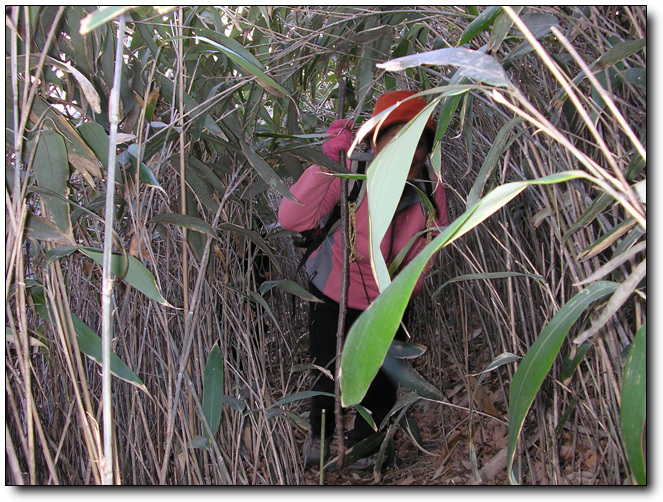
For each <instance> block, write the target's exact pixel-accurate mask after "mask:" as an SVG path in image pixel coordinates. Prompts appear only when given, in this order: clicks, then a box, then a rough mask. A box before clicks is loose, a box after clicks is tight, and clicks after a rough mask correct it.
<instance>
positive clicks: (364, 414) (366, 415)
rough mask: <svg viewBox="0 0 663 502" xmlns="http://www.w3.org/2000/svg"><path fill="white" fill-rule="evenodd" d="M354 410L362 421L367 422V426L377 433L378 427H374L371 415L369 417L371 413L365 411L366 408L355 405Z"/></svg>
mask: <svg viewBox="0 0 663 502" xmlns="http://www.w3.org/2000/svg"><path fill="white" fill-rule="evenodd" d="M355 409H356V410H357V412H358V413H359V414H360V415H361V416H362V417H364V420H366V422H368V425H370V426H371V428H372V429H373V430H374V431H375V432H377V431H378V426H377V425H375V420H373V415H371V412H370V411H369V410H367V409H366V408H364V407H363V406H362V405H361V404H356V405H355Z"/></svg>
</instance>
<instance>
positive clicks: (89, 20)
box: [79, 6, 135, 35]
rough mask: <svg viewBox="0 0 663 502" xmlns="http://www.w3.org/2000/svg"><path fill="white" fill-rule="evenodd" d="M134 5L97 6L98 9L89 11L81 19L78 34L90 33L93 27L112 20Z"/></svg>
mask: <svg viewBox="0 0 663 502" xmlns="http://www.w3.org/2000/svg"><path fill="white" fill-rule="evenodd" d="M134 8H135V7H132V6H119V7H117V6H104V7H99V9H98V10H95V11H94V12H91V13H90V14H88V15H87V16H85V17H84V18H83V19H82V20H81V26H80V30H79V32H80V34H81V35H85V34H87V33H90V32H91V31H92V30H94V29H95V28H98V27H99V26H101V25H103V24H105V23H107V22H108V21H112V20H113V19H115V18H116V17H118V16H119V15H120V14H123V13H125V12H128V11H130V10H131V9H134Z"/></svg>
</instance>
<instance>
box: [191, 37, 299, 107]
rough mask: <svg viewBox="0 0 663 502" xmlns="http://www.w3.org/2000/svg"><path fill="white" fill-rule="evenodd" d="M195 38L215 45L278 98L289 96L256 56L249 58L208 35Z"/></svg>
mask: <svg viewBox="0 0 663 502" xmlns="http://www.w3.org/2000/svg"><path fill="white" fill-rule="evenodd" d="M195 39H196V40H197V41H201V42H207V43H208V44H210V45H213V46H214V47H216V48H217V49H219V50H220V51H221V52H223V53H224V54H225V55H226V56H228V57H229V58H230V59H231V60H232V61H233V62H235V63H236V64H238V65H239V66H240V67H241V68H242V69H244V70H245V71H247V72H248V73H250V74H251V75H253V76H255V77H256V79H257V82H258V84H260V85H261V86H262V87H263V88H264V89H265V90H266V91H267V92H269V93H270V94H272V95H274V96H276V97H277V98H285V97H286V96H288V91H286V90H285V89H284V88H283V87H281V86H280V85H279V84H278V83H277V82H276V81H275V80H274V79H273V78H271V77H270V76H268V75H267V74H266V73H265V72H264V71H263V69H262V68H260V67H259V66H258V65H256V61H255V58H251V59H250V58H248V57H246V56H245V55H242V54H240V53H239V52H238V51H235V50H232V49H230V48H229V47H227V46H226V45H223V44H220V43H218V42H215V41H214V40H210V39H209V38H207V37H201V36H196V37H195Z"/></svg>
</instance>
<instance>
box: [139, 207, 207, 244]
mask: <svg viewBox="0 0 663 502" xmlns="http://www.w3.org/2000/svg"><path fill="white" fill-rule="evenodd" d="M148 223H165V224H168V225H176V226H178V227H184V228H188V229H189V230H195V231H196V232H202V233H204V234H207V235H211V236H212V237H214V238H216V237H218V236H217V234H216V231H215V230H214V228H213V227H212V225H210V224H209V223H207V222H206V221H203V220H201V219H200V218H197V217H195V216H190V215H188V214H180V213H164V214H155V215H154V216H153V217H152V218H151V219H150V221H149V222H148Z"/></svg>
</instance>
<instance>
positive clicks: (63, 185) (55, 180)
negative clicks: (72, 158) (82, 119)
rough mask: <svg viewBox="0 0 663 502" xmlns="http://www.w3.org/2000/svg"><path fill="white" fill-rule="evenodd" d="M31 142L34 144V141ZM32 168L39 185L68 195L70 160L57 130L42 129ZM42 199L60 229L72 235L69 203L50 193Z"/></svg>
mask: <svg viewBox="0 0 663 502" xmlns="http://www.w3.org/2000/svg"><path fill="white" fill-rule="evenodd" d="M31 143H32V144H33V145H34V143H33V142H31ZM32 170H33V171H34V173H35V176H36V178H37V186H39V187H41V188H46V189H48V190H51V191H53V192H55V193H56V194H60V195H63V196H66V194H67V191H68V190H67V181H68V180H69V161H68V160H67V148H66V146H65V143H64V140H63V139H62V136H60V135H59V134H58V133H57V132H55V131H52V130H44V131H42V133H41V135H40V137H39V143H38V144H37V150H36V152H35V155H34V162H33V164H32ZM42 199H43V200H44V204H45V205H46V209H48V211H49V212H50V213H51V217H52V218H53V222H54V223H55V224H56V225H57V227H58V228H59V229H60V231H61V232H62V233H63V234H65V235H71V221H70V219H69V205H68V204H67V203H66V202H65V201H64V200H62V199H59V198H57V197H51V196H49V195H42Z"/></svg>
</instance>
